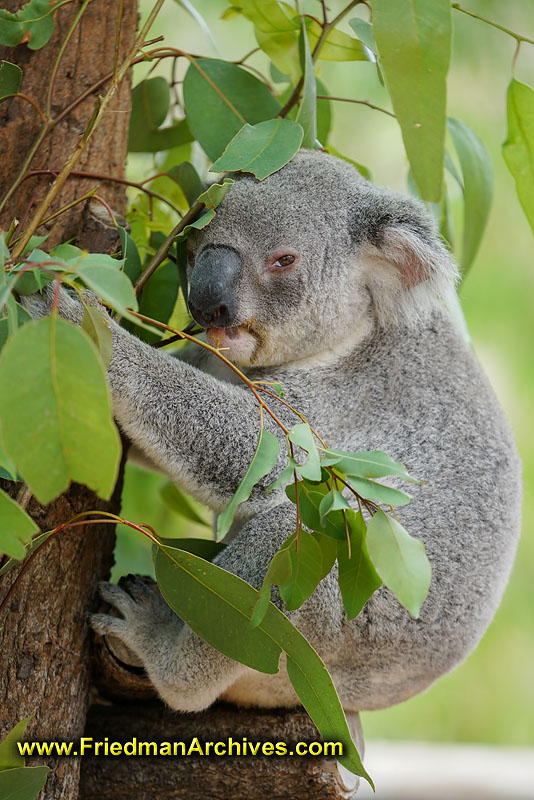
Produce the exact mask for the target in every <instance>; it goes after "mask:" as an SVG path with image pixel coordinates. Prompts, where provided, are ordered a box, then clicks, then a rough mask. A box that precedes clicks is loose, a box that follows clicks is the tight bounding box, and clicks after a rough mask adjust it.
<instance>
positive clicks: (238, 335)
mask: <svg viewBox="0 0 534 800" xmlns="http://www.w3.org/2000/svg"><path fill="white" fill-rule="evenodd" d="M206 338H207V340H208V344H210V345H211V346H212V347H216V348H218V349H220V350H222V353H223V355H224V356H226V358H228V359H229V360H230V361H233V362H235V363H236V364H251V363H252V362H253V361H254V359H255V356H256V353H257V351H258V349H259V347H261V343H262V338H261V336H260V335H259V334H258V332H257V331H256V330H254V328H253V327H252V323H251V322H250V321H246V322H243V323H241V324H240V325H235V326H233V327H231V328H216V327H214V326H210V327H209V328H206Z"/></svg>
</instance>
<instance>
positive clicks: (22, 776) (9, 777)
mask: <svg viewBox="0 0 534 800" xmlns="http://www.w3.org/2000/svg"><path fill="white" fill-rule="evenodd" d="M48 772H49V770H48V767H17V768H16V769H5V770H2V771H1V772H0V797H2V798H3V799H4V800H34V798H36V797H37V795H38V794H39V792H40V791H41V789H42V788H43V786H44V785H45V783H46V778H47V775H48Z"/></svg>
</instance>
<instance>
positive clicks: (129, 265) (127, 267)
mask: <svg viewBox="0 0 534 800" xmlns="http://www.w3.org/2000/svg"><path fill="white" fill-rule="evenodd" d="M117 230H118V232H119V236H120V240H121V247H122V258H123V261H124V272H125V273H126V275H127V276H128V277H129V279H130V280H131V282H132V283H135V281H136V280H137V279H138V277H139V276H140V274H141V268H142V267H141V256H140V255H139V250H138V249H137V245H136V243H135V242H134V240H133V239H132V237H131V236H130V234H129V233H128V231H127V230H126V228H121V227H120V226H119V227H118V228H117Z"/></svg>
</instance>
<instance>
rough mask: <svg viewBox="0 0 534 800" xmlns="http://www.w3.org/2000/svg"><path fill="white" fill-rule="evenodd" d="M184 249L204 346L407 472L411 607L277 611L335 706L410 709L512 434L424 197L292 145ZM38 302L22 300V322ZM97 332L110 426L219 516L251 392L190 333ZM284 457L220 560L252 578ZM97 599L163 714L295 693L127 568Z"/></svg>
mask: <svg viewBox="0 0 534 800" xmlns="http://www.w3.org/2000/svg"><path fill="white" fill-rule="evenodd" d="M188 245H189V250H190V252H189V267H188V272H189V281H190V293H189V306H190V310H191V313H192V315H193V317H194V318H195V319H196V321H197V322H198V323H199V324H200V325H201V326H202V327H203V328H204V329H205V331H206V337H207V341H208V342H209V343H210V344H212V345H214V346H216V347H220V348H225V349H224V350H223V352H224V354H225V355H226V357H227V358H228V359H229V360H230V361H231V362H233V363H234V364H236V365H238V366H239V368H240V369H241V370H243V371H244V372H245V373H246V374H247V375H248V377H249V378H250V379H252V380H258V381H259V380H261V381H272V382H278V383H280V384H281V385H282V386H283V388H284V391H285V393H286V400H287V401H288V402H289V403H290V404H291V405H292V406H293V407H294V408H296V409H298V410H299V411H300V412H301V413H303V414H304V415H305V416H306V417H307V419H308V420H309V422H310V424H311V425H312V426H313V427H314V428H315V430H317V431H318V432H319V433H320V435H321V436H322V438H323V439H324V440H325V441H326V442H327V443H328V445H329V446H330V447H335V448H338V449H343V450H353V451H361V450H384V451H386V452H387V453H388V454H390V455H391V456H392V457H393V458H394V459H395V460H398V461H401V462H402V463H404V464H405V465H406V466H407V468H408V470H409V472H410V473H411V474H412V475H414V476H416V477H417V478H420V479H421V480H423V481H424V483H422V484H414V485H413V486H412V488H411V492H412V494H413V499H412V500H411V502H410V503H409V504H408V505H407V506H403V507H402V508H400V509H399V510H398V512H397V513H398V517H399V520H400V522H401V523H402V524H403V525H404V526H405V527H406V529H407V530H408V531H409V532H410V533H411V534H412V535H414V536H416V537H418V538H420V539H422V541H423V542H424V544H425V547H426V552H427V555H428V557H429V559H430V562H431V565H432V582H431V586H430V590H429V593H428V597H427V599H426V601H425V603H424V604H423V607H422V610H421V614H420V617H419V618H418V619H414V618H413V617H412V616H411V615H410V614H409V612H408V611H407V610H406V609H405V608H404V607H403V606H401V605H400V603H399V602H398V600H397V599H396V597H395V596H394V595H393V594H392V593H391V592H390V591H389V590H388V589H387V588H385V587H384V586H383V587H382V588H380V589H379V590H378V591H377V592H375V594H374V595H373V596H372V597H371V598H370V600H369V601H368V602H367V604H366V605H365V607H364V608H363V610H362V612H361V613H360V614H359V616H358V617H357V618H356V619H354V620H352V621H350V622H349V621H348V620H347V618H346V615H345V612H344V609H343V603H342V599H341V595H340V591H339V587H338V584H337V577H336V574H335V572H332V573H331V574H330V575H328V576H327V577H326V578H325V579H324V580H323V581H322V582H321V583H320V584H319V586H318V587H317V589H316V591H315V592H314V594H313V595H312V596H311V597H310V598H309V599H308V600H307V601H306V602H305V603H304V605H303V606H302V607H301V608H299V609H298V610H296V611H291V612H286V613H287V614H288V617H289V618H290V619H291V621H292V622H293V623H294V624H295V625H296V627H297V628H298V629H299V630H300V631H301V632H302V633H303V634H304V636H306V637H307V639H308V640H309V641H310V642H311V644H312V645H313V647H314V648H315V649H316V650H317V652H318V653H319V655H320V656H321V657H322V659H323V660H324V662H325V664H326V666H327V668H328V670H329V672H330V674H331V675H332V678H333V681H334V683H335V685H336V688H337V691H338V694H339V696H340V699H341V702H342V704H343V706H344V708H345V710H346V711H347V712H350V713H353V712H354V713H355V712H359V711H361V710H371V709H381V708H385V707H387V706H390V705H392V704H395V703H399V702H401V701H403V700H406V699H408V698H409V697H412V696H413V695H415V694H417V693H418V692H421V691H423V690H425V689H426V688H427V687H429V686H430V685H431V684H432V683H433V681H435V680H436V678H438V677H439V676H440V675H443V674H444V673H446V672H448V671H449V670H451V669H452V668H453V667H454V666H455V665H457V664H459V663H460V662H461V661H462V660H463V659H465V658H466V656H467V655H468V653H469V652H470V651H471V650H472V649H473V648H474V646H475V645H476V643H477V642H478V641H479V639H480V638H481V636H482V634H483V633H484V631H485V629H486V627H487V625H488V624H489V622H490V620H491V619H492V616H493V614H494V612H495V610H496V608H497V606H498V604H499V602H500V599H501V595H502V593H503V590H504V587H505V584H506V581H507V578H508V575H509V572H510V569H511V565H512V561H513V557H514V552H515V548H516V543H517V538H518V533H519V525H520V502H521V481H520V463H519V459H518V455H517V452H516V448H515V445H514V441H513V438H512V435H511V432H510V429H509V426H508V424H507V422H506V420H505V418H504V416H503V413H502V411H501V409H500V407H499V405H498V403H497V401H496V399H495V397H494V395H493V393H492V390H491V388H490V387H489V385H488V383H487V381H486V378H485V377H484V375H483V373H482V372H481V369H480V367H479V365H478V364H477V361H476V359H475V357H474V355H473V353H472V350H471V349H470V346H469V345H468V344H467V343H466V342H465V340H464V338H463V336H462V334H461V333H460V332H459V331H458V330H457V329H456V327H455V324H454V323H453V322H452V320H451V317H450V314H449V312H448V311H447V298H448V297H450V294H451V292H454V287H455V281H456V279H457V270H456V267H455V265H454V263H453V260H452V258H451V256H450V254H449V252H448V251H447V249H446V248H445V247H444V245H443V243H442V242H441V241H440V239H439V236H438V234H437V233H436V230H435V226H434V223H433V221H432V219H431V217H430V216H429V214H428V213H427V212H426V210H425V208H424V207H423V205H422V204H420V203H419V202H417V201H415V200H413V199H410V198H408V197H404V196H402V195H399V194H394V193H392V192H390V191H388V190H386V189H383V188H380V187H377V186H374V185H372V184H371V183H369V182H368V181H366V180H365V179H364V178H363V177H361V175H360V174H359V173H358V172H357V171H356V170H355V169H354V168H353V167H352V166H350V165H349V164H347V163H345V162H343V161H341V160H338V159H336V158H333V157H332V156H329V155H327V154H325V153H322V152H318V151H305V150H303V151H300V152H299V153H298V154H297V155H296V156H295V157H294V158H293V159H292V161H291V162H290V163H288V164H287V165H286V166H285V167H283V168H282V169H281V170H279V171H278V172H276V173H275V174H273V175H271V176H270V177H269V178H267V179H266V180H264V181H262V182H259V181H257V180H256V179H255V178H253V177H252V176H251V175H243V176H242V177H239V178H238V179H237V180H236V182H235V184H234V185H233V186H232V188H231V190H230V191H229V193H228V194H227V195H226V197H225V198H224V200H223V201H222V203H221V205H220V206H219V207H218V209H217V214H216V216H215V218H214V219H213V221H212V222H211V223H210V224H209V225H208V226H207V227H206V228H204V229H202V230H200V231H196V232H195V233H194V234H193V235H192V236H191V237H190V239H189V240H188ZM43 304H44V305H46V301H45V300H42V299H39V298H33V299H31V300H29V301H28V303H27V305H28V306H29V307H30V309H31V310H32V313H34V314H37V315H38V314H40V313H45V311H46V309H44V306H43ZM60 313H62V314H63V315H64V316H65V317H67V318H69V319H71V320H72V321H75V322H78V323H79V321H80V319H81V315H82V312H81V307H80V306H79V305H78V304H77V303H76V302H75V301H74V300H72V299H71V298H70V297H69V296H68V295H66V294H63V295H62V298H61V301H60ZM110 325H111V327H112V330H113V356H112V360H111V364H110V367H109V371H108V379H109V386H110V390H111V394H112V398H113V405H114V413H115V416H116V419H117V421H118V423H119V425H120V426H121V428H122V429H123V430H124V432H125V433H126V434H127V436H128V437H129V438H130V439H131V440H132V442H133V443H134V445H135V446H136V448H137V449H138V450H139V451H140V452H141V453H142V454H143V456H144V457H145V458H146V459H148V460H149V461H150V462H151V463H152V464H153V465H155V466H156V467H157V468H158V469H159V470H161V471H163V472H164V473H166V474H167V475H168V476H169V477H170V478H171V479H172V480H173V481H175V482H176V483H177V484H179V485H180V486H181V487H183V489H185V490H187V491H188V492H190V493H191V494H192V495H193V496H194V497H196V498H197V499H198V500H200V501H201V502H203V503H205V504H207V505H208V506H209V507H210V508H211V509H213V511H214V512H215V513H219V512H221V511H222V510H223V509H224V508H225V507H226V505H227V504H228V502H229V500H230V498H231V497H232V496H233V494H234V492H235V490H236V488H237V486H238V484H239V482H240V481H241V479H242V477H243V474H244V472H245V470H246V469H247V466H248V464H249V463H250V461H251V459H252V457H253V454H254V450H255V447H256V443H257V439H258V432H259V414H258V407H257V402H256V400H255V398H254V397H253V395H252V394H251V392H250V391H249V390H248V389H247V388H246V387H245V386H244V385H243V384H242V383H240V382H239V381H238V380H237V379H236V378H235V376H234V374H233V372H232V371H231V370H230V369H229V368H228V367H227V366H226V365H224V364H223V363H222V362H221V361H220V359H217V357H216V356H214V355H213V354H211V353H208V352H206V351H205V350H203V349H201V348H199V347H197V346H194V345H193V346H192V347H189V348H186V349H185V350H184V351H182V354H181V355H180V357H178V358H177V357H173V356H172V355H169V354H167V353H165V352H162V351H161V350H156V349H154V348H152V347H150V346H148V345H147V344H145V343H143V342H141V341H139V340H138V339H137V338H135V337H134V336H132V335H131V334H130V333H128V332H127V331H125V330H124V329H122V328H120V327H118V326H117V325H116V324H115V323H114V322H112V321H110ZM272 403H273V405H274V404H276V401H275V400H273V401H272ZM276 413H277V414H278V416H279V417H280V418H281V419H282V421H283V422H284V424H285V425H287V426H288V427H291V426H292V425H293V424H295V423H296V422H298V421H299V420H298V419H297V418H296V417H295V415H294V414H293V413H292V412H291V411H290V410H289V409H288V408H287V407H285V406H283V405H282V404H276ZM264 420H265V427H266V429H268V430H269V431H270V432H271V433H273V434H274V435H276V436H278V437H279V438H281V439H282V438H283V434H281V432H280V430H279V428H278V427H277V426H276V425H275V423H274V422H273V421H272V419H271V418H270V417H269V416H268V415H266V414H265V415H264ZM284 452H285V448H282V453H284ZM283 467H284V457H283V455H281V456H280V459H279V461H278V463H277V464H276V465H275V467H274V468H273V470H272V472H271V473H270V474H269V475H268V476H266V477H265V478H264V479H263V480H261V481H260V482H259V484H258V485H257V486H256V487H255V489H254V490H253V492H252V494H251V496H250V499H249V500H248V501H247V502H246V503H244V504H243V505H242V506H241V507H240V509H239V514H238V516H237V517H236V520H235V523H234V526H233V528H232V531H231V537H230V540H229V542H228V545H227V547H226V548H225V549H224V550H223V551H222V552H221V553H220V554H219V555H218V557H217V558H216V560H215V563H217V564H218V565H219V566H221V567H223V568H224V569H226V570H229V571H230V572H233V573H235V574H236V575H238V576H240V577H241V578H243V579H245V580H246V581H248V582H249V583H251V584H252V585H253V586H254V587H256V588H259V587H260V585H261V583H262V580H263V577H264V575H265V572H266V570H267V567H268V565H269V562H270V560H271V558H272V557H273V555H274V554H275V553H276V551H277V550H278V548H279V547H280V545H281V544H282V542H283V541H284V540H285V539H286V538H287V537H288V536H289V535H290V534H291V533H292V532H293V530H294V527H295V518H296V517H295V507H294V505H293V504H292V503H290V502H289V501H288V499H287V497H286V495H285V492H284V490H283V488H281V489H279V490H277V491H273V492H271V493H268V492H267V488H268V486H269V485H270V484H271V483H272V482H273V480H274V479H275V478H276V477H277V475H279V474H280V472H281V471H282V469H283ZM101 593H102V596H103V597H104V598H105V599H106V600H107V601H109V602H110V603H111V604H112V605H113V606H115V607H116V608H117V609H118V611H119V612H120V614H121V617H120V618H119V617H112V616H108V615H105V614H95V615H93V616H92V617H91V624H92V626H93V628H94V629H95V630H96V631H97V632H98V633H100V634H103V635H112V636H116V637H118V638H119V639H121V640H122V641H123V642H124V643H125V644H126V645H127V646H128V647H129V648H131V649H132V650H133V651H134V652H135V653H136V654H137V655H138V657H139V658H140V659H141V661H142V662H143V664H144V666H145V668H146V670H147V672H148V675H149V676H150V678H151V680H152V681H153V683H154V685H155V687H156V689H157V690H158V692H159V694H160V695H161V697H162V698H163V699H164V700H165V701H166V702H167V703H168V705H169V706H170V707H171V708H173V709H177V710H180V711H199V710H201V709H205V708H206V707H208V706H209V705H210V704H211V703H213V702H214V701H215V700H217V699H224V700H228V701H231V702H234V703H237V704H241V705H248V706H250V705H252V706H260V707H273V706H293V705H296V704H298V698H297V696H296V694H295V692H294V690H293V688H292V686H291V684H290V682H289V679H288V677H287V674H286V672H285V669H283V668H281V669H280V672H279V673H278V674H276V675H265V674H263V673H259V672H256V671H254V670H252V669H250V668H249V667H246V666H244V665H242V664H239V663H237V662H235V661H233V660H231V659H230V658H228V657H226V656H224V655H222V654H221V653H219V652H217V651H216V650H214V649H213V648H212V647H211V646H210V645H208V644H207V643H206V642H204V641H203V640H201V639H200V638H199V637H198V636H197V635H196V634H195V633H193V631H191V630H190V629H189V628H188V626H187V625H185V624H183V623H182V621H181V620H180V619H179V618H178V617H177V616H176V615H175V614H174V613H173V612H172V611H171V610H170V609H169V608H168V606H167V605H166V604H165V603H164V601H163V600H162V599H161V598H159V597H158V596H157V595H156V594H154V593H153V592H150V591H149V590H147V588H146V586H145V585H144V584H143V583H142V582H141V581H140V580H136V579H135V578H129V579H127V580H123V581H122V582H121V585H120V586H113V585H111V584H104V585H103V586H102V588H101ZM274 594H275V597H274V602H276V603H278V604H279V606H280V607H283V604H282V602H281V600H280V597H279V595H277V594H276V592H275V593H274Z"/></svg>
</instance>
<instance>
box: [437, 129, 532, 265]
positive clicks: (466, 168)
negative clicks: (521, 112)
mask: <svg viewBox="0 0 534 800" xmlns="http://www.w3.org/2000/svg"><path fill="white" fill-rule="evenodd" d="M533 119H534V117H533ZM448 129H449V133H450V134H451V136H452V141H453V142H454V148H455V150H456V153H457V155H458V159H459V161H460V167H461V169H462V177H463V186H462V188H463V194H464V225H463V228H464V233H463V246H462V272H463V273H464V275H465V273H466V272H467V270H468V269H469V267H470V266H471V264H472V263H473V261H474V260H475V256H476V254H477V251H478V248H479V245H480V242H481V239H482V235H483V233H484V228H485V227H486V223H487V221H488V216H489V212H490V208H491V201H492V196H493V163H492V160H491V156H490V154H489V152H488V150H487V148H486V146H485V144H484V142H483V141H482V140H481V139H480V138H479V137H478V136H477V134H476V133H475V132H474V131H473V130H471V128H470V127H469V125H466V124H465V122H462V121H461V120H459V119H452V118H450V119H449V120H448Z"/></svg>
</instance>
